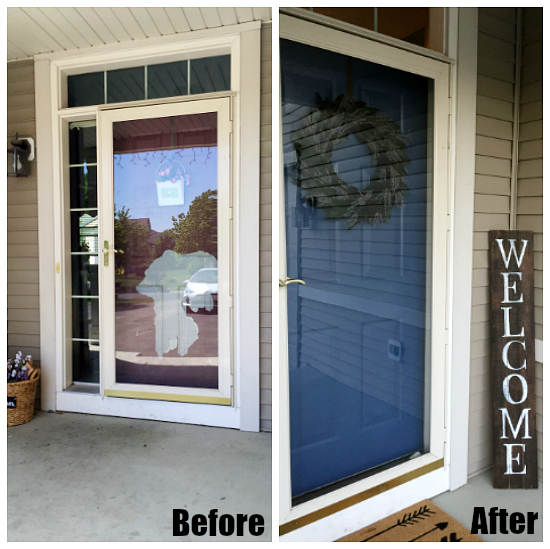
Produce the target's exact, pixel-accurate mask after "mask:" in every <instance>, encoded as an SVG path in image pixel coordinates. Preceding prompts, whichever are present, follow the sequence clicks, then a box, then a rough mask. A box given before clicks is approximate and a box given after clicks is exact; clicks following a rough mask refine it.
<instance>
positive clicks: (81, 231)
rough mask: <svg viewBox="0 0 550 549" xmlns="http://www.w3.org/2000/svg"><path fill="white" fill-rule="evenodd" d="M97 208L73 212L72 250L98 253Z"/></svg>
mask: <svg viewBox="0 0 550 549" xmlns="http://www.w3.org/2000/svg"><path fill="white" fill-rule="evenodd" d="M97 236H98V218H97V210H90V211H89V212H85V211H77V212H71V251H72V252H90V253H94V254H97V253H98V242H97Z"/></svg>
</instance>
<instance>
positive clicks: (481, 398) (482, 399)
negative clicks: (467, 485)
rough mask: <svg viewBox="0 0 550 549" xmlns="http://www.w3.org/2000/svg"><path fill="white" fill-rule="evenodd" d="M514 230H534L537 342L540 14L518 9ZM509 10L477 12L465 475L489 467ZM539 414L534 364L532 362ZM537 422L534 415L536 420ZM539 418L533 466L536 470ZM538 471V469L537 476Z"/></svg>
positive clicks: (509, 121) (509, 72) (510, 93)
mask: <svg viewBox="0 0 550 549" xmlns="http://www.w3.org/2000/svg"><path fill="white" fill-rule="evenodd" d="M523 13H524V29H523V36H524V39H523V44H522V47H523V55H522V76H521V100H520V127H519V166H518V193H517V194H518V208H517V218H516V219H517V229H518V230H533V231H535V288H536V289H535V304H536V307H535V324H536V328H535V336H536V338H539V339H542V13H537V12H536V9H535V8H524V9H523ZM515 51H516V11H515V8H480V9H479V46H478V86H477V113H476V114H477V127H476V178H475V201H474V251H473V254H474V255H473V288H472V319H471V328H472V330H471V347H470V351H471V363H470V413H469V420H470V428H469V445H468V473H469V474H470V475H474V474H476V473H478V472H480V471H482V470H484V469H486V468H488V467H490V466H491V465H492V459H493V455H492V454H493V452H492V442H491V440H492V432H491V417H492V403H491V402H492V401H491V396H490V395H491V392H490V379H491V358H490V352H491V351H490V316H489V269H488V248H489V238H488V231H489V230H491V229H509V227H510V200H511V192H512V191H511V178H512V150H513V145H514V144H513V142H512V139H513V120H514V86H515ZM536 372H537V374H536V375H537V407H538V409H539V410H542V364H537V366H536ZM537 421H539V417H537ZM541 427H542V417H540V425H539V427H538V431H539V464H542V436H541V431H542V429H541ZM541 471H542V469H541V468H540V467H539V473H540V472H541Z"/></svg>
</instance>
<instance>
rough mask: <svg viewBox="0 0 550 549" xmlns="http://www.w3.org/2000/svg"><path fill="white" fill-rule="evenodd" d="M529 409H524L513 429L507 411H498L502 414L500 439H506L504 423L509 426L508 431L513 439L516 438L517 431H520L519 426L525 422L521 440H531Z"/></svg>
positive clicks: (502, 409)
mask: <svg viewBox="0 0 550 549" xmlns="http://www.w3.org/2000/svg"><path fill="white" fill-rule="evenodd" d="M530 410H531V408H525V409H524V410H523V412H521V416H519V419H518V423H517V425H516V426H515V427H514V426H513V425H512V420H511V418H510V414H509V413H508V410H507V409H506V408H500V411H501V412H502V436H501V437H500V438H508V437H507V436H506V421H508V425H509V426H510V430H511V431H512V435H513V436H514V438H518V433H519V430H520V429H521V424H522V423H523V422H524V421H525V428H524V430H523V433H524V435H523V436H522V437H521V438H531V437H530V436H529V411H530Z"/></svg>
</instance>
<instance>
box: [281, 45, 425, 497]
mask: <svg viewBox="0 0 550 549" xmlns="http://www.w3.org/2000/svg"><path fill="white" fill-rule="evenodd" d="M281 69H282V119H283V154H284V183H285V215H286V220H285V224H286V247H287V249H286V253H287V276H288V277H290V278H291V279H301V280H303V281H304V282H305V285H302V284H298V283H296V284H289V285H288V286H287V287H286V292H287V302H288V338H289V349H288V353H289V369H290V371H289V391H290V395H289V402H290V410H289V412H290V439H291V440H290V444H291V483H292V496H293V502H294V504H297V503H300V502H302V501H306V500H307V499H310V498H312V497H315V496H316V495H319V494H320V493H323V492H326V491H329V490H332V489H334V488H337V487H340V486H342V485H345V484H347V483H350V482H353V481H355V480H358V479H360V478H362V477H365V476H368V475H371V474H373V473H375V472H379V471H381V470H383V469H385V468H389V467H392V466H394V465H396V464H399V463H402V462H404V461H406V460H409V459H411V458H414V457H416V456H419V455H421V454H423V453H425V452H426V451H428V449H429V440H428V435H427V433H428V432H429V429H428V423H429V418H428V416H427V410H428V408H429V402H428V394H429V387H428V385H427V384H428V381H427V380H428V378H429V375H428V373H429V363H430V361H429V352H428V351H427V349H429V341H430V332H429V318H430V304H429V301H430V300H429V296H430V286H431V282H430V261H431V248H430V240H431V214H430V212H431V207H432V181H431V175H430V174H431V172H432V156H431V155H432V152H431V144H430V139H431V128H430V124H432V122H431V120H432V107H431V103H430V98H431V86H432V85H431V81H429V80H428V79H427V78H424V77H421V76H417V75H413V74H409V73H406V72H402V71H399V70H396V69H393V68H389V67H385V66H381V65H378V64H374V63H370V62H367V61H364V60H360V59H356V58H352V57H348V56H344V55H341V54H336V53H333V52H330V51H326V50H321V49H318V48H314V47H310V46H306V45H302V44H298V43H296V42H292V41H287V40H283V41H281Z"/></svg>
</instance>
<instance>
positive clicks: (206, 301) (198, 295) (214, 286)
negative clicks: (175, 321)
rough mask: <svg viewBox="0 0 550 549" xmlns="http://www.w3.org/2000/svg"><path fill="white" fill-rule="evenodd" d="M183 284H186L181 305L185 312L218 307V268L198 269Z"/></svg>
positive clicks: (209, 309)
mask: <svg viewBox="0 0 550 549" xmlns="http://www.w3.org/2000/svg"><path fill="white" fill-rule="evenodd" d="M184 284H187V286H186V287H185V289H184V290H183V299H182V300H181V306H182V307H183V308H184V309H185V310H186V311H187V312H191V311H192V312H194V313H196V312H197V311H198V310H199V309H206V310H207V311H211V310H212V309H214V308H217V307H218V269H199V270H198V271H197V272H196V273H195V274H194V275H193V276H192V277H191V278H190V279H189V280H186V281H184Z"/></svg>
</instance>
